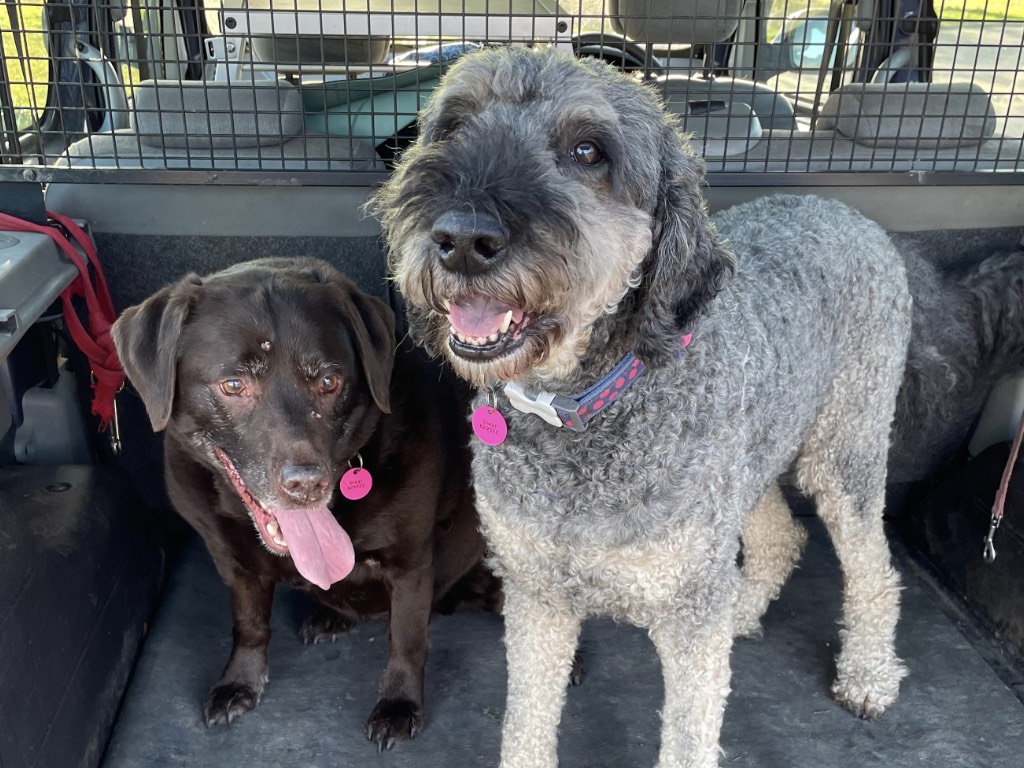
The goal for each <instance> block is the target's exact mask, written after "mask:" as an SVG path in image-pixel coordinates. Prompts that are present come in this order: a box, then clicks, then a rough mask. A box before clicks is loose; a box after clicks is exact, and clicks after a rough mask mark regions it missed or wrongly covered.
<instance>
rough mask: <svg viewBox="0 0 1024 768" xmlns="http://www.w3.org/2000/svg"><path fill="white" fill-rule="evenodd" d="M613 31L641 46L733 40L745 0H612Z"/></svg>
mask: <svg viewBox="0 0 1024 768" xmlns="http://www.w3.org/2000/svg"><path fill="white" fill-rule="evenodd" d="M608 2H609V6H608V10H609V17H610V19H611V24H612V29H613V30H615V31H616V32H618V33H619V34H621V35H625V36H626V37H628V38H631V39H633V40H636V41H637V42H641V43H654V44H656V45H707V44H708V43H721V42H724V41H726V40H728V39H729V38H730V37H732V33H733V32H735V31H736V27H738V26H739V23H740V7H741V6H742V4H743V0H608Z"/></svg>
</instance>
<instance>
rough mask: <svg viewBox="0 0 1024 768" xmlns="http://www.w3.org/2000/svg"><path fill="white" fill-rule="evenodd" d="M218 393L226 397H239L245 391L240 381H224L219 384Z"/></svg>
mask: <svg viewBox="0 0 1024 768" xmlns="http://www.w3.org/2000/svg"><path fill="white" fill-rule="evenodd" d="M220 391H221V392H223V393H224V394H225V395H228V396H231V397H233V396H235V395H240V394H242V393H243V392H244V391H245V384H243V383H242V380H241V379H226V380H224V381H222V382H221V383H220Z"/></svg>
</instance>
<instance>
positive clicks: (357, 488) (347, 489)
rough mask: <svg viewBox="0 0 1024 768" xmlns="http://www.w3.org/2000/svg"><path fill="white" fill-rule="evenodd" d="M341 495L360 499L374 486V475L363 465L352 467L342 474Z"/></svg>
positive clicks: (352, 499)
mask: <svg viewBox="0 0 1024 768" xmlns="http://www.w3.org/2000/svg"><path fill="white" fill-rule="evenodd" d="M339 487H340V488H341V495H342V496H344V497H345V498H346V499H349V500H350V501H359V499H361V498H363V497H364V496H365V495H366V494H368V493H369V492H370V489H371V488H373V476H372V475H370V471H369V470H367V469H363V468H362V467H352V469H350V470H349V471H348V472H346V473H345V474H344V475H342V476H341V483H339Z"/></svg>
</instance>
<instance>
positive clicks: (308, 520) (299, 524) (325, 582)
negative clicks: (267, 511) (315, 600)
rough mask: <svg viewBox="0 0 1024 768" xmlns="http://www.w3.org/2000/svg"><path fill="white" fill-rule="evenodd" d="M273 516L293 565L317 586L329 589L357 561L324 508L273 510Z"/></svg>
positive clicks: (344, 536)
mask: <svg viewBox="0 0 1024 768" xmlns="http://www.w3.org/2000/svg"><path fill="white" fill-rule="evenodd" d="M274 517H275V518H277V522H278V523H279V524H280V525H281V533H282V534H284V540H285V541H287V542H288V552H289V554H291V556H292V560H293V561H294V562H295V567H296V568H297V569H298V570H299V573H301V574H302V575H303V576H304V577H305V578H307V579H309V580H310V581H311V582H313V583H314V584H316V585H317V586H318V587H320V589H330V586H331V584H333V583H334V582H336V581H341V580H342V579H344V578H345V577H346V576H348V575H349V573H350V572H351V571H352V568H353V567H354V566H355V563H356V555H355V550H354V549H353V548H352V539H350V538H349V537H348V534H347V533H345V530H344V529H343V528H342V527H341V526H340V525H338V521H337V520H335V519H334V515H332V514H331V511H330V510H329V509H327V507H320V508H317V509H275V510H274Z"/></svg>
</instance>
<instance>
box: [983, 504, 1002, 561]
mask: <svg viewBox="0 0 1024 768" xmlns="http://www.w3.org/2000/svg"><path fill="white" fill-rule="evenodd" d="M1002 521H1003V516H1002V515H995V514H993V515H992V522H991V523H990V524H989V526H988V535H987V536H985V562H986V563H991V562H993V561H994V560H995V559H996V545H995V542H994V541H993V540H994V539H995V536H996V529H997V528H998V527H999V524H1000V523H1001V522H1002Z"/></svg>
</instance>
